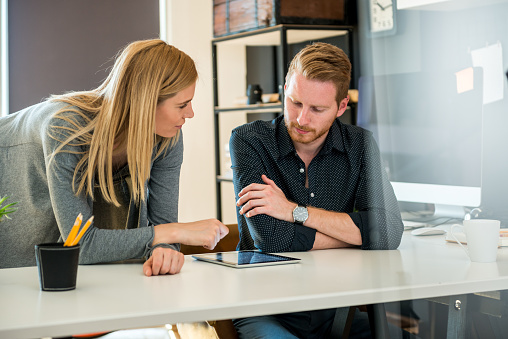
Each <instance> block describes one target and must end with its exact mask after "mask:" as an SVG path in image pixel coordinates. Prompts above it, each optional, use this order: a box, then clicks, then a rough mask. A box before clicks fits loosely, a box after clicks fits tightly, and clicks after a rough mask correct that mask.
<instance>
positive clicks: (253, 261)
mask: <svg viewBox="0 0 508 339" xmlns="http://www.w3.org/2000/svg"><path fill="white" fill-rule="evenodd" d="M192 257H193V258H195V259H198V260H204V261H209V262H213V263H217V264H223V265H227V266H233V267H250V266H264V265H276V264H289V263H295V262H298V261H300V259H297V258H291V257H287V256H283V255H279V254H271V253H264V252H259V251H232V252H219V253H206V254H196V255H193V256H192Z"/></svg>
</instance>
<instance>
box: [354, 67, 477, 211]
mask: <svg viewBox="0 0 508 339" xmlns="http://www.w3.org/2000/svg"><path fill="white" fill-rule="evenodd" d="M472 74H473V77H472V79H471V77H469V78H468V79H466V80H468V81H470V83H467V81H466V84H465V85H464V84H462V85H464V86H465V91H463V92H461V91H462V90H463V89H462V90H460V91H459V90H458V86H457V81H462V80H463V79H457V77H456V75H455V73H454V72H433V73H429V72H418V73H405V74H389V75H378V76H364V77H361V78H360V79H359V86H358V89H359V102H358V113H357V114H358V115H357V124H358V125H359V126H362V127H364V128H366V129H369V130H371V131H372V132H373V134H374V137H375V139H376V140H377V142H378V145H379V148H380V152H381V158H382V162H383V165H384V167H385V169H386V172H387V174H388V178H389V180H390V181H391V183H392V186H393V188H394V191H395V195H396V197H397V199H398V200H399V201H405V202H415V203H426V204H434V206H435V208H434V215H435V216H448V217H463V216H464V215H465V207H478V206H480V203H481V187H482V185H481V184H482V120H483V117H482V107H483V88H482V81H483V79H482V69H481V68H474V69H473V73H472ZM459 92H461V93H459Z"/></svg>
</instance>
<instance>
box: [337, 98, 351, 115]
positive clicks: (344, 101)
mask: <svg viewBox="0 0 508 339" xmlns="http://www.w3.org/2000/svg"><path fill="white" fill-rule="evenodd" d="M348 103H349V94H348V95H347V96H346V97H345V98H344V99H342V100H341V102H340V104H339V110H338V111H337V118H338V117H340V116H341V115H342V114H344V112H345V111H346V109H347V104H348Z"/></svg>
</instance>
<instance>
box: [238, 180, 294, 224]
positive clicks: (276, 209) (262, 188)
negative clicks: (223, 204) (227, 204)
mask: <svg viewBox="0 0 508 339" xmlns="http://www.w3.org/2000/svg"><path fill="white" fill-rule="evenodd" d="M261 179H262V180H263V182H264V183H265V184H250V185H249V186H247V187H245V188H244V189H242V190H241V192H240V193H239V194H238V196H239V197H240V198H239V199H238V201H237V202H236V205H237V206H242V208H241V209H240V214H242V215H245V216H246V217H247V218H250V217H253V216H255V215H258V214H266V215H269V216H271V217H273V218H275V219H279V220H284V221H289V222H293V210H294V209H295V207H296V206H297V204H296V203H294V202H291V201H289V200H287V199H286V196H285V195H284V192H282V190H281V189H280V188H279V187H277V185H275V182H273V180H270V179H268V177H267V176H266V175H264V174H263V175H262V176H261Z"/></svg>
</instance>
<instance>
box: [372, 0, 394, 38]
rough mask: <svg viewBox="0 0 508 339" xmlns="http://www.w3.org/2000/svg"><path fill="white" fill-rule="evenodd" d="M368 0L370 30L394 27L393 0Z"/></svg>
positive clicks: (381, 30) (383, 29) (386, 29)
mask: <svg viewBox="0 0 508 339" xmlns="http://www.w3.org/2000/svg"><path fill="white" fill-rule="evenodd" d="M369 1H370V31H371V32H373V33H374V32H383V31H389V30H392V29H393V28H394V8H393V5H394V1H393V0H369Z"/></svg>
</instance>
